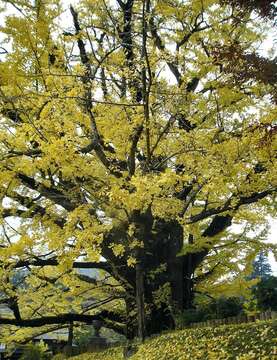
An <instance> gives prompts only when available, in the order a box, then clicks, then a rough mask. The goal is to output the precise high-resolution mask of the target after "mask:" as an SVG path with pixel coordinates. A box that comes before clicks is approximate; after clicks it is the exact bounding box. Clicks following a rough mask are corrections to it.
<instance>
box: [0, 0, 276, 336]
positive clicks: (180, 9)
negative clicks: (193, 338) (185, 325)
mask: <svg viewBox="0 0 277 360" xmlns="http://www.w3.org/2000/svg"><path fill="white" fill-rule="evenodd" d="M4 3H7V4H9V6H12V7H13V8H14V9H15V15H9V13H8V14H6V15H4V16H5V25H4V26H3V27H2V28H1V32H2V34H3V36H4V43H3V46H4V49H5V51H3V54H2V61H1V63H0V70H1V76H0V91H1V92H0V95H1V104H0V106H1V107H0V112H1V131H0V144H1V147H0V151H1V175H0V184H1V197H2V207H1V217H2V227H3V233H2V237H1V254H0V256H1V258H0V259H1V270H0V273H1V278H2V282H1V294H2V299H1V301H2V302H6V303H7V304H8V305H9V308H10V309H11V310H12V312H13V317H2V318H1V319H0V323H1V324H6V325H7V327H5V328H2V329H3V330H2V331H5V332H6V335H7V336H8V334H11V333H10V332H9V331H10V329H11V328H10V327H9V326H8V325H16V326H19V327H43V326H44V328H42V329H40V331H46V330H47V329H49V326H52V325H54V324H55V326H56V324H65V323H72V322H77V323H79V322H87V323H89V322H91V321H92V320H101V321H103V323H104V325H105V326H106V327H112V328H114V329H117V331H119V332H123V331H125V334H126V335H127V337H128V338H132V337H133V336H135V335H136V334H139V336H140V337H141V338H144V336H145V334H146V333H147V334H152V333H155V332H159V331H161V330H163V329H168V328H172V327H174V326H175V323H174V315H175V314H176V313H178V312H180V311H183V310H184V309H190V308H191V307H192V306H193V301H194V294H195V289H198V290H197V291H202V292H209V291H220V290H221V291H222V289H226V286H227V287H228V288H229V289H231V288H233V289H236V291H237V289H238V288H239V289H241V290H242V289H244V288H245V287H246V285H245V281H246V280H245V274H244V272H243V271H242V269H245V270H246V271H247V270H248V268H249V266H248V265H249V261H250V260H251V261H252V259H253V257H255V255H256V254H257V253H258V252H259V251H260V250H261V249H262V248H263V243H262V240H263V237H264V236H265V235H264V234H263V236H261V237H257V238H254V239H253V236H252V237H251V236H250V234H251V231H252V230H254V229H256V228H257V226H258V225H259V226H262V225H264V224H265V222H266V220H265V219H266V216H267V215H268V214H271V215H275V213H276V207H275V206H274V199H275V196H276V179H277V177H276V168H277V167H276V153H275V151H274V149H275V147H276V129H277V128H276V124H275V123H274V121H275V117H276V104H275V102H276V68H277V64H276V61H275V60H274V59H270V58H264V57H262V56H261V55H260V54H259V53H258V47H259V44H260V43H261V42H262V41H263V40H264V38H265V35H264V31H265V30H264V29H265V28H266V24H269V22H268V21H267V23H265V22H261V20H259V19H258V18H257V14H255V12H253V8H252V7H250V8H249V7H246V8H245V9H244V11H241V7H240V4H238V2H230V3H229V2H228V3H227V4H225V3H222V2H219V1H215V0H201V1H195V0H194V1H187V2H184V1H174V2H172V1H169V0H157V1H155V0H143V1H141V0H140V1H135V0H126V1H123V0H117V1H108V0H106V1H103V0H94V1H90V0H83V1H80V2H79V4H78V6H76V8H73V7H72V6H71V7H70V16H71V19H72V20H71V21H72V26H71V27H70V28H68V29H64V28H62V22H61V18H62V11H63V10H62V7H61V3H60V1H58V0H37V1H35V2H33V1H24V2H22V1H17V0H11V1H7V2H4ZM261 24H262V25H263V26H261ZM268 26H270V25H268ZM5 47H6V48H5ZM232 224H239V225H240V226H242V227H243V230H242V234H237V233H233V232H232V231H230V230H229V228H230V226H231V225H232ZM267 248H268V249H269V248H272V249H273V250H274V247H273V245H271V244H269V245H267ZM275 250H276V249H275ZM25 267H26V268H28V270H29V273H28V277H27V278H26V279H25V281H26V284H27V286H26V287H25V288H24V289H19V288H17V287H14V286H12V284H11V276H12V274H13V273H14V271H15V269H18V268H25ZM76 268H93V269H99V270H101V271H102V273H101V277H99V278H98V279H91V278H90V277H87V276H85V275H82V274H79V273H77V272H76V271H75V269H76ZM231 284H232V285H233V287H231V286H230V285H231ZM92 298H93V301H91V299H92ZM45 299H47V301H45ZM28 331H29V332H28ZM32 331H33V330H30V329H29V330H26V329H24V332H23V331H22V330H20V329H19V330H18V332H17V335H16V336H17V337H15V335H14V334H11V336H10V337H9V338H8V337H7V339H15V338H16V339H17V340H19V339H20V340H22V339H23V338H26V337H28V336H30V334H32V333H33V332H32Z"/></svg>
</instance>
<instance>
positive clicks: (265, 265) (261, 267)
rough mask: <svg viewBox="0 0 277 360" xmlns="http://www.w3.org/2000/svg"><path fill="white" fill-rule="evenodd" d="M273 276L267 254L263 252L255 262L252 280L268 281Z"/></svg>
mask: <svg viewBox="0 0 277 360" xmlns="http://www.w3.org/2000/svg"><path fill="white" fill-rule="evenodd" d="M270 275H271V266H270V264H269V262H268V257H267V254H266V253H265V252H264V251H261V252H260V253H259V254H258V255H257V257H256V259H255V260H254V262H253V271H252V274H251V278H252V279H255V278H261V279H266V278H268V277H270Z"/></svg>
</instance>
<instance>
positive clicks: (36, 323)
mask: <svg viewBox="0 0 277 360" xmlns="http://www.w3.org/2000/svg"><path fill="white" fill-rule="evenodd" d="M94 320H100V321H103V323H104V326H107V327H111V328H114V329H116V331H118V332H120V333H122V334H123V333H124V327H123V326H120V324H121V323H123V322H124V317H123V316H121V315H119V314H116V313H114V312H111V311H107V310H103V311H102V312H100V313H98V314H95V315H88V314H74V313H67V314H60V315H55V316H43V317H40V318H33V319H15V318H12V319H10V318H1V317H0V324H1V325H14V326H20V327H41V326H44V325H53V324H66V323H70V322H82V323H86V324H92V322H93V321H94ZM112 323H114V324H113V326H111V324H112ZM115 323H118V324H117V325H116V324H115Z"/></svg>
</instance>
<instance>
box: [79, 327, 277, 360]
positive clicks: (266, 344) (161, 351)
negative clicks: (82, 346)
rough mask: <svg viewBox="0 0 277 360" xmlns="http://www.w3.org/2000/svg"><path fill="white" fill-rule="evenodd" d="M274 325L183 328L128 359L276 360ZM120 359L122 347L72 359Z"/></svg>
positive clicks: (143, 348)
mask: <svg viewBox="0 0 277 360" xmlns="http://www.w3.org/2000/svg"><path fill="white" fill-rule="evenodd" d="M276 330H277V326H276V323H274V324H273V323H272V322H258V323H249V324H240V325H223V326H219V327H216V328H202V329H186V330H179V331H175V332H171V333H166V334H162V335H161V336H158V337H155V338H152V339H149V340H147V341H146V342H145V343H144V344H142V345H140V346H138V351H137V352H136V353H135V354H134V355H133V356H132V357H130V358H129V359H130V360H197V359H201V360H207V359H208V360H209V359H210V360H221V359H222V360H228V359H234V360H274V359H276V360H277V332H276ZM73 359H74V360H119V359H123V355H122V348H120V347H118V348H113V349H109V350H107V351H104V352H101V353H90V354H89V353H87V354H82V355H79V356H76V357H74V358H72V360H73Z"/></svg>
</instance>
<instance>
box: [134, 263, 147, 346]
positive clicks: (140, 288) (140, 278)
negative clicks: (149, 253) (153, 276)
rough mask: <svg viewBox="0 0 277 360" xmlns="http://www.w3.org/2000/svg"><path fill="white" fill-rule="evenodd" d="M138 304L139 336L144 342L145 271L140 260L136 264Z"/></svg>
mask: <svg viewBox="0 0 277 360" xmlns="http://www.w3.org/2000/svg"><path fill="white" fill-rule="evenodd" d="M136 305H137V320H138V337H139V339H140V340H141V341H142V342H143V341H144V339H145V336H146V333H145V304H144V273H143V267H142V264H141V262H140V260H138V261H137V264H136Z"/></svg>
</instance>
